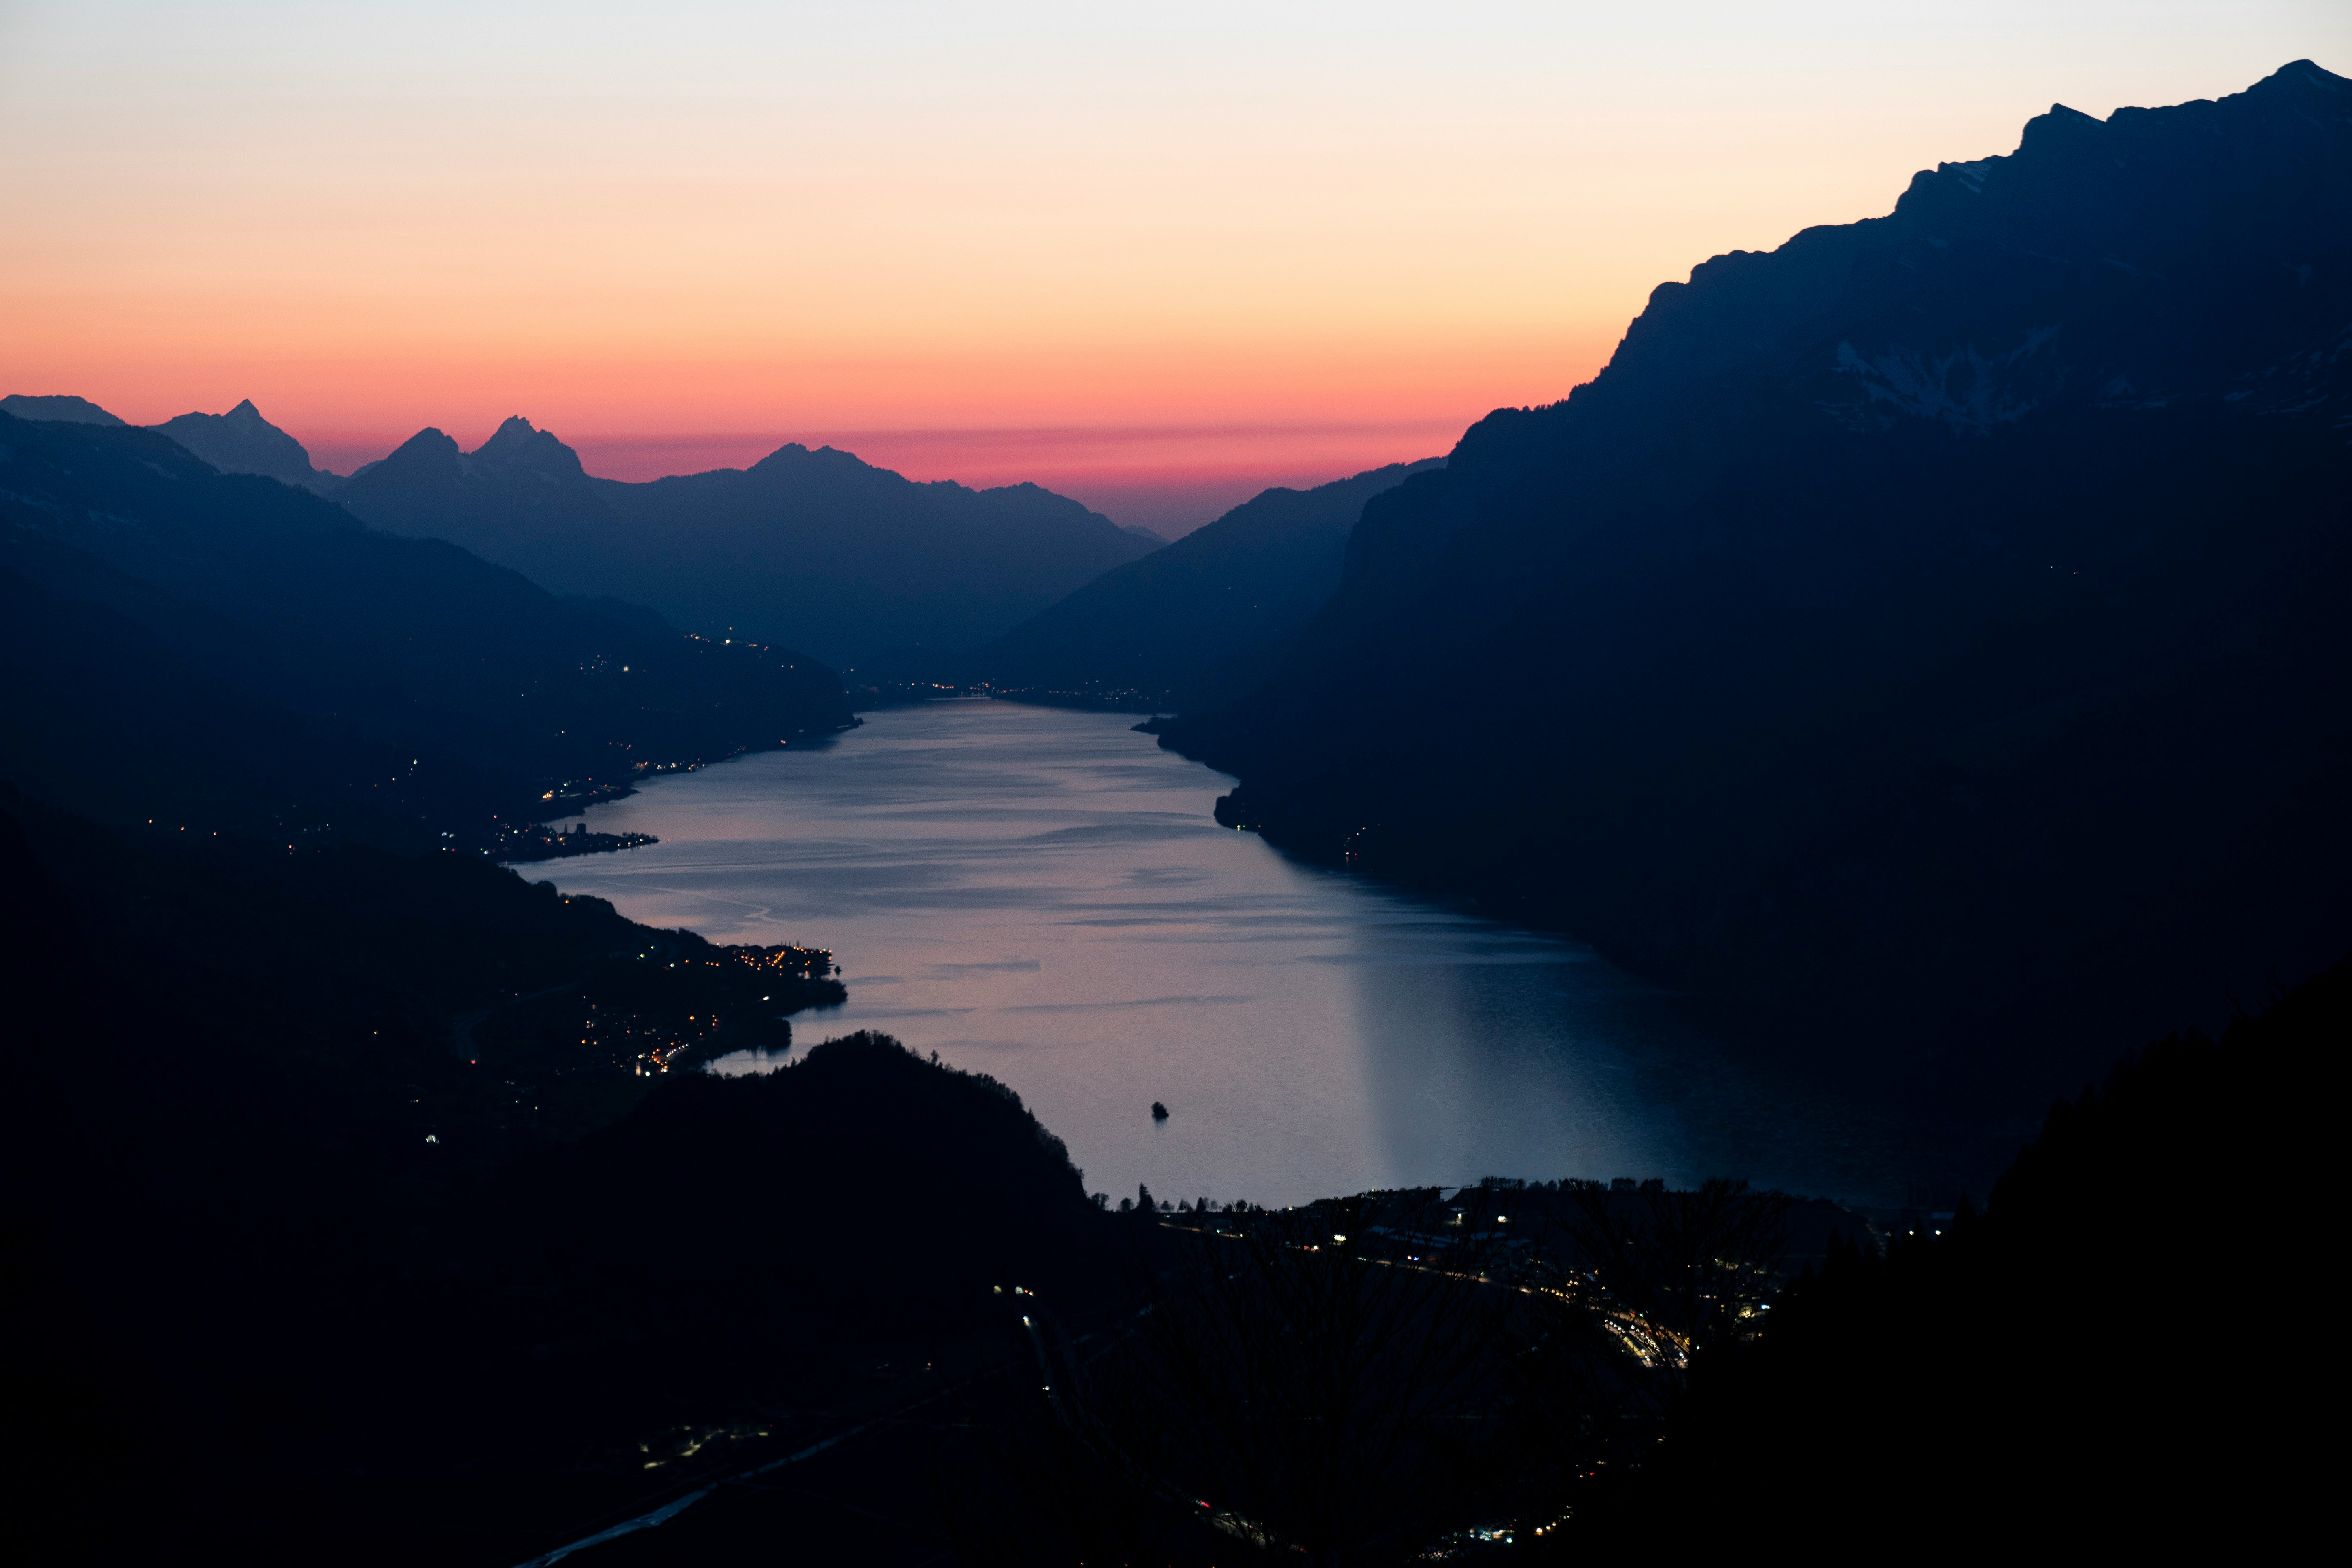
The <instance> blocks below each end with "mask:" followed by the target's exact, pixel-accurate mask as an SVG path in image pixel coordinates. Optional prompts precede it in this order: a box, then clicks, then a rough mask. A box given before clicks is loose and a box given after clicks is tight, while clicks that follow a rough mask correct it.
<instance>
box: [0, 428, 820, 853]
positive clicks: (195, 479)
mask: <svg viewBox="0 0 2352 1568" xmlns="http://www.w3.org/2000/svg"><path fill="white" fill-rule="evenodd" d="M0 491H5V496H0V523H5V530H0V569H5V570H6V571H7V572H9V573H10V574H12V575H11V582H12V584H13V585H12V586H11V587H10V588H9V589H8V592H9V593H10V594H11V596H12V601H13V602H15V603H16V605H17V606H18V607H19V609H20V612H21V613H20V615H19V616H18V617H16V618H12V622H11V624H10V626H9V628H8V631H7V633H6V640H5V644H4V645H5V650H6V653H7V656H8V657H9V659H10V660H11V664H12V669H11V674H12V675H13V676H14V677H15V678H13V679H12V680H11V681H10V682H9V683H8V695H7V697H6V699H5V700H6V703H7V711H8V714H9V716H10V720H11V723H10V731H11V733H10V737H9V747H10V752H11V763H12V766H16V767H18V768H22V769H23V772H22V774H21V777H23V778H24V779H25V780H26V782H27V783H28V784H34V783H35V782H36V781H37V780H39V779H52V780H56V781H57V784H56V788H57V789H58V791H59V792H58V794H56V795H55V796H53V798H54V799H58V800H63V801H66V802H68V803H72V804H87V805H88V806H89V808H90V809H92V810H100V811H101V812H104V813H106V814H110V815H112V814H115V813H116V812H120V813H121V815H122V816H124V817H126V818H128V819H129V820H131V821H143V820H144V819H145V818H146V817H148V816H151V815H152V816H156V817H159V818H167V819H175V820H177V821H192V822H196V823H201V824H202V825H203V826H205V827H206V828H207V829H209V828H212V827H238V828H243V829H246V830H248V831H256V832H274V831H279V830H280V829H290V828H293V827H297V826H299V827H304V828H309V829H319V828H320V827H322V826H323V825H324V824H327V823H336V825H337V826H338V828H339V829H341V828H342V827H346V826H352V827H355V826H356V824H355V823H353V822H352V821H351V820H350V819H348V818H346V819H344V820H343V821H341V822H338V821H337V817H336V813H337V811H338V810H347V809H352V807H353V802H354V800H366V801H370V802H376V803H378V806H377V808H376V809H377V810H381V811H384V812H389V813H391V817H390V818H377V819H375V820H374V822H373V826H372V827H371V828H370V829H369V830H368V831H369V832H370V834H371V835H373V833H374V832H375V831H376V830H377V829H379V828H382V827H383V826H384V825H385V822H386V821H391V820H400V821H407V822H408V823H409V824H410V831H415V829H417V828H419V827H421V826H422V824H423V823H424V821H425V820H426V819H430V820H431V826H432V831H433V833H434V834H437V833H439V832H440V831H457V832H461V833H464V834H467V835H469V836H470V835H471V834H473V833H475V832H478V831H480V830H481V829H482V828H483V827H485V826H486V825H487V824H488V821H489V820H490V819H491V818H492V817H493V816H504V817H505V818H506V819H507V820H508V821H514V820H515V819H516V817H518V816H520V815H524V814H530V815H534V816H536V815H547V816H552V815H555V814H557V812H558V811H560V810H562V809H564V808H562V806H560V805H558V804H555V803H553V802H555V801H558V800H563V799H565V798H566V797H571V798H578V797H582V796H584V795H587V794H590V793H593V792H594V791H596V790H599V789H619V788H625V786H626V784H627V782H628V781H629V780H630V779H634V778H635V777H637V776H638V775H639V774H640V773H641V772H642V771H643V770H644V768H646V767H650V766H655V765H660V764H667V763H675V762H680V761H693V760H698V759H703V758H716V757H722V756H726V755H730V753H732V752H735V751H739V750H741V749H744V748H747V747H757V746H771V745H773V744H775V743H776V742H777V741H778V740H780V739H782V738H786V737H792V736H795V735H803V734H812V733H829V732H831V731H833V730H835V729H837V728H839V727H843V726H844V725H845V724H847V723H849V722H850V719H849V716H848V711H847V706H846V702H845V698H844V696H843V695H842V692H841V686H840V683H839V681H838V679H837V678H836V677H835V676H834V675H833V674H832V673H831V672H830V671H827V670H825V669H824V668H823V667H822V666H819V665H816V664H814V663H813V662H811V661H809V660H807V659H805V658H803V657H801V656H799V655H796V654H788V653H772V652H768V651H762V650H756V649H753V648H751V647H724V646H719V645H717V644H712V643H704V642H700V641H698V640H695V639H692V638H688V637H683V636H677V635H674V634H672V635H667V636H662V635H656V634H654V633H652V632H650V631H649V630H648V629H647V628H646V627H645V626H644V625H643V624H642V623H641V622H639V623H634V624H633V623H632V622H630V621H628V620H627V619H625V618H615V617H614V615H613V614H611V613H608V612H600V611H597V610H595V609H593V608H583V607H578V606H573V605H568V604H565V603H563V602H562V601H558V600H556V599H553V598H551V597H550V596H549V595H548V594H546V593H545V592H543V591H541V590H539V589H537V588H534V587H533V586H532V585H531V584H530V583H529V582H526V581H524V580H522V579H521V578H520V577H518V576H517V575H515V574H514V573H513V572H511V571H508V570H504V569H501V568H499V567H494V566H490V565H488V563H486V562H484V561H482V560H479V559H477V558H475V557H473V556H470V555H468V554H467V553H466V552H465V551H463V550H461V549H457V547H455V546H453V545H448V544H445V543H441V542H439V541H436V540H418V539H405V538H395V537H394V536H391V535H387V534H382V533H377V532H374V531H373V530H371V529H368V528H364V527H362V525H361V524H360V523H359V522H358V521H357V520H356V519H355V518H353V517H352V516H351V515H350V514H349V513H347V512H344V511H343V510H341V508H340V507H334V506H332V505H331V504H329V503H327V502H325V501H322V500H320V499H319V498H318V497H315V496H311V495H309V494H307V493H305V492H303V491H300V490H297V489H293V488H289V486H284V485H281V484H278V483H277V482H275V481H272V480H269V479H265V478H258V477H253V476H241V475H223V474H219V473H216V472H215V471H214V470H213V469H212V468H211V467H210V466H209V465H206V464H205V463H204V462H202V461H201V460H199V459H197V458H195V457H194V456H192V455H190V454H189V453H188V452H186V451H185V450H184V448H182V447H181V446H179V445H178V444H175V443H173V442H172V441H170V440H168V439H167V438H165V437H163V436H162V435H160V434H153V433H152V432H147V431H133V430H106V429H100V428H97V427H94V426H90V425H84V424H64V423H33V422H26V421H17V420H12V419H6V418H5V416H0ZM133 627H135V628H136V629H137V630H136V632H135V633H134V632H132V630H131V628H133ZM172 736H179V737H183V740H184V742H185V748H184V749H177V750H167V749H163V748H160V747H159V746H158V745H157V744H156V743H157V742H159V741H161V740H163V739H164V738H166V737H172ZM362 759H364V765H362ZM387 760H390V761H392V762H394V763H395V764H397V766H395V767H394V768H392V769H391V770H389V771H386V770H384V768H383V764H384V763H385V762H386V761H387ZM354 769H357V771H354ZM270 779H275V780H277V781H278V782H277V783H276V784H271V785H266V786H265V784H264V782H263V781H265V780H270ZM68 780H70V781H71V785H70V788H68V784H67V781H68ZM542 797H544V798H545V799H544V800H542ZM239 801H243V802H244V803H245V805H246V807H247V809H246V810H238V809H237V803H238V802H239ZM298 802H299V810H297V809H296V807H297V804H298ZM289 812H291V813H292V814H291V815H289V814H288V813H289Z"/></svg>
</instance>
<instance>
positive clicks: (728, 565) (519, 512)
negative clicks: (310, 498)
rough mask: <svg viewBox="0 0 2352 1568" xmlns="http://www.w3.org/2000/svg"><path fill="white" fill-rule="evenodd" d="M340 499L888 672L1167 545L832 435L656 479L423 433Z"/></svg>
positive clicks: (587, 589)
mask: <svg viewBox="0 0 2352 1568" xmlns="http://www.w3.org/2000/svg"><path fill="white" fill-rule="evenodd" d="M338 498H339V499H340V500H341V501H342V503H343V504H344V505H345V506H347V507H351V509H352V511H354V512H356V513H357V514H358V515H359V516H361V517H364V518H366V519H367V520H368V521H369V522H371V523H373V524H375V525H376V526H377V527H379V528H388V529H391V530H393V531H394V532H396V533H406V534H419V535H430V536H433V537H436V538H447V539H452V540H455V541H456V542H457V543H458V544H462V545H464V546H466V547H467V549H472V550H475V551H477V552H478V553H479V554H481V555H483V556H485V557H487V558H488V559H491V560H495V561H498V562H499V563H500V564H502V565H506V566H511V567H513V568H515V569H516V570H519V571H521V572H523V573H525V574H527V575H528V576H530V578H531V580H534V581H536V582H540V583H543V584H544V585H546V586H547V587H548V588H550V589H552V590H554V591H557V592H559V593H594V594H612V595H614V596H617V597H620V598H624V599H629V600H635V601H640V602H644V603H647V604H650V605H652V606H653V607H654V608H655V609H656V610H658V611H659V612H661V613H662V614H664V615H666V616H667V617H669V618H670V619H671V620H672V621H674V622H677V623H678V624H679V625H682V626H688V627H692V628H695V629H698V630H701V631H705V632H724V631H729V630H731V631H732V632H733V633H734V634H736V635H739V636H750V637H752V638H755V639H759V640H762V641H776V642H789V643H791V644H792V645H793V646H794V647H799V648H806V649H808V650H810V651H811V652H812V653H814V654H815V655H816V656H817V657H819V658H821V659H824V660H825V661H826V662H828V663H831V664H837V665H842V666H851V665H855V666H857V667H859V668H861V669H863V670H866V671H868V672H869V673H870V672H872V671H873V670H874V669H875V668H876V667H877V665H883V666H887V665H888V664H890V663H891V662H892V661H894V660H905V659H908V658H915V659H922V658H928V657H930V656H932V655H934V654H936V653H938V652H940V651H943V650H961V649H967V648H971V647H973V646H975V645H977V644H979V643H984V642H986V641H988V640H989V639H990V638H992V637H995V636H997V635H999V634H1001V633H1002V632H1005V631H1006V630H1008V629H1010V628H1011V627H1013V626H1014V625H1017V624H1019V623H1020V622H1021V621H1023V620H1024V619H1025V618H1026V617H1027V616H1029V615H1032V614H1034V613H1035V612H1038V611H1040V610H1042V609H1044V608H1045V606H1047V605H1049V604H1051V603H1053V602H1054V601H1055V600H1056V599H1059V598H1060V597H1062V595H1064V594H1066V593H1067V592H1069V591H1071V590H1072V589H1075V588H1076V587H1078V586H1079V585H1080V584H1082V583H1084V582H1087V580H1090V579H1092V578H1094V577H1096V576H1097V575H1099V574H1100V573H1102V572H1104V571H1107V570H1109V569H1110V568H1112V567H1115V566H1118V565H1120V564H1122V563H1124V562H1127V561H1130V560H1133V559H1136V558H1137V557H1139V556H1141V555H1144V554H1146V553H1147V552H1149V551H1150V549H1152V548H1153V547H1152V546H1151V544H1150V542H1149V541H1148V540H1146V539H1143V538H1138V537H1137V536H1136V535H1134V534H1132V533H1130V532H1128V531H1127V530H1125V529H1122V528H1119V527H1118V525H1117V524H1116V523H1113V522H1112V521H1111V520H1110V519H1109V518H1108V517H1104V516H1102V515H1101V514H1100V513H1098V512H1091V511H1088V510H1087V508H1086V507H1082V506H1080V505H1079V504H1078V503H1077V502H1076V501H1073V500H1070V499H1068V498H1067V497H1062V496H1056V495H1055V494H1054V493H1053V492H1051V491H1049V490H1044V489H1041V488H1039V487H1038V486H1034V485H1014V486H1004V487H1003V488H998V489H990V490H973V489H969V488H967V487H965V486H961V485H958V484H954V483H951V482H948V481H939V482H935V483H930V484H918V483H915V482H913V481H910V480H908V479H905V478H902V477H900V476H898V475H897V474H894V473H891V472H890V471H889V470H887V469H884V468H876V467H872V466H870V465H866V464H865V463H861V462H859V461H858V460H857V459H856V457H853V456H851V455H849V454H848V453H846V452H836V451H835V450H834V449H833V448H831V447H829V446H827V447H820V448H818V449H817V450H815V451H814V452H813V451H811V450H809V449H808V448H807V447H805V446H802V445H799V444H789V445H785V446H782V447H779V448H778V449H777V450H776V451H775V452H773V453H772V454H770V455H768V456H767V457H765V458H763V459H761V461H760V462H758V463H756V464H754V465H751V467H750V468H749V469H732V468H725V469H719V470H718V471H716V472H713V473H708V474H691V475H685V476H678V477H675V478H668V479H656V480H655V481H653V482H652V483H651V484H643V485H633V484H624V483H621V482H619V481H617V480H612V479H598V478H593V477H592V476H589V475H588V474H586V473H585V472H583V470H582V468H581V466H580V458H579V455H577V454H576V453H574V452H573V451H572V449H571V448H570V447H568V446H566V445H564V444H562V442H560V441H558V440H557V439H556V438H555V437H554V436H553V435H551V434H548V433H547V432H546V431H543V430H534V429H533V428H532V427H531V426H530V423H528V422H527V421H525V420H521V419H509V420H508V421H507V422H506V423H504V424H502V425H500V426H499V430H498V433H497V434H494V435H492V436H491V437H490V439H489V440H488V441H487V442H485V443H483V444H482V445H481V446H480V447H478V448H477V449H476V450H475V451H473V452H470V453H468V452H465V451H461V450H460V449H459V448H458V445H457V443H456V442H454V441H452V440H450V439H449V438H448V437H447V436H446V435H444V434H441V432H439V431H437V430H426V431H423V432H420V433H419V434H416V435H415V436H414V437H412V438H411V439H410V440H409V441H408V442H406V443H405V444H403V445H402V446H401V447H400V448H399V449H398V450H397V451H395V452H394V453H393V454H392V455H390V456H388V457H386V458H384V459H383V461H382V462H380V463H373V464H370V465H367V466H366V467H364V468H362V469H361V470H360V471H359V472H358V473H356V474H354V475H353V476H352V479H351V481H350V483H349V484H348V485H346V486H344V487H343V489H342V490H341V492H340V493H339V496H338Z"/></svg>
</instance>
